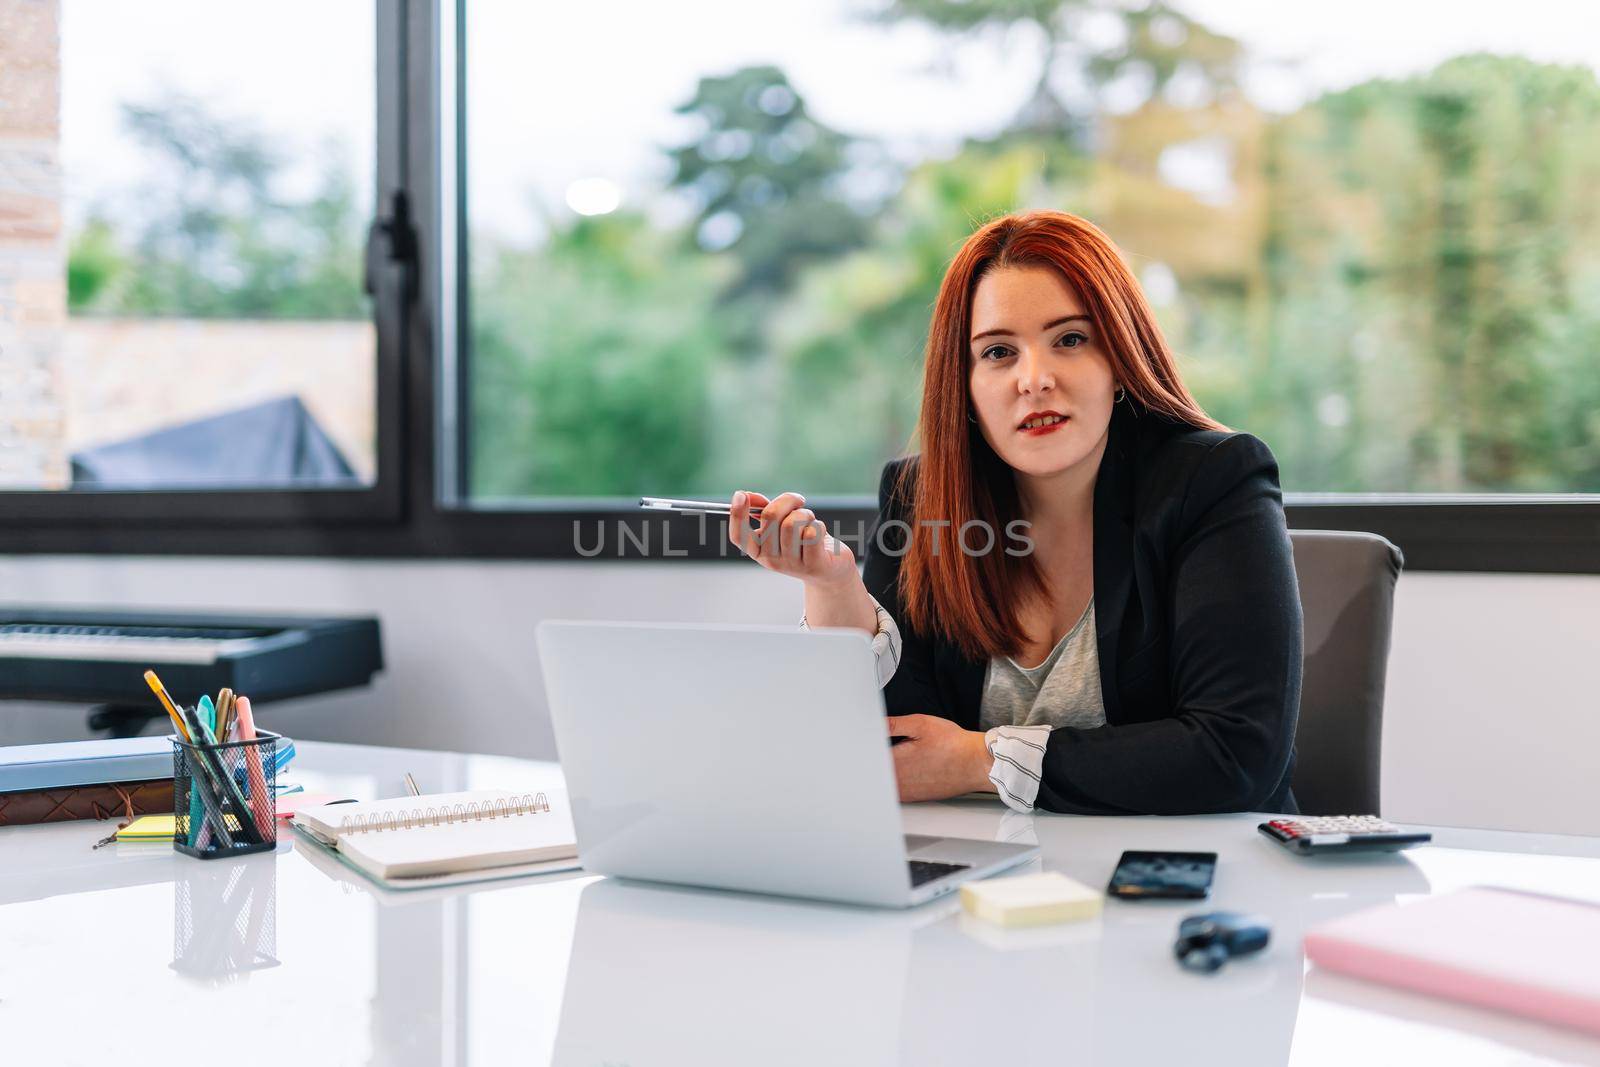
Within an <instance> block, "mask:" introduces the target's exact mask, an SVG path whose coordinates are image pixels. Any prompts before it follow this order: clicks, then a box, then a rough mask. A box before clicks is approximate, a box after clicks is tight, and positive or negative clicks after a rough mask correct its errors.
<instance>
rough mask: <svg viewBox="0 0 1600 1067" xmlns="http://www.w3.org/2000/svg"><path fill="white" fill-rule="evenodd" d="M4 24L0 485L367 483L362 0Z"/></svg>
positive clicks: (192, 7)
mask: <svg viewBox="0 0 1600 1067" xmlns="http://www.w3.org/2000/svg"><path fill="white" fill-rule="evenodd" d="M0 18H3V21H0V105H3V106H0V197H3V198H4V200H3V203H4V207H5V209H4V210H0V487H3V488H5V489H11V490H42V491H57V490H60V491H69V490H78V491H83V490H95V491H113V490H146V491H149V490H190V491H194V490H202V489H209V490H223V489H227V490H266V489H278V490H283V489H291V488H292V489H330V488H337V489H359V488H362V487H366V486H370V485H372V484H373V482H374V480H375V477H376V464H377V454H376V438H377V426H376V423H377V401H376V396H377V369H376V349H377V344H376V335H375V329H374V325H373V316H372V308H371V306H370V301H369V299H368V297H367V295H366V293H365V292H364V291H363V286H362V243H363V240H364V235H365V230H366V225H367V222H368V220H369V219H370V217H371V215H372V209H373V188H374V145H375V132H374V114H375V102H374V84H375V66H374V63H375V56H374V42H375V32H376V31H375V22H374V8H373V7H372V5H370V4H365V5H364V4H359V3H333V4H328V3H319V2H316V0H274V2H272V3H250V4H241V3H226V4H217V3H213V2H209V0H140V2H139V3H136V4H128V3H119V2H116V0H59V2H57V0H29V2H21V3H18V2H15V0H5V2H4V3H0Z"/></svg>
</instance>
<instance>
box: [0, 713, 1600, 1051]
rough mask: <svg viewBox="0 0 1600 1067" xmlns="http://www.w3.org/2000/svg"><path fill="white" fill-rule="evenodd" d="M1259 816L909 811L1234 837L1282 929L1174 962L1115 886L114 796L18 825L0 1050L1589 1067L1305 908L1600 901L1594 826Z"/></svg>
mask: <svg viewBox="0 0 1600 1067" xmlns="http://www.w3.org/2000/svg"><path fill="white" fill-rule="evenodd" d="M299 749H300V755H299V757H298V759H297V762H296V767H295V771H296V773H297V775H298V777H299V778H300V779H301V780H303V781H304V782H305V783H306V785H307V788H308V789H322V788H329V789H333V790H338V791H344V792H348V793H350V794H351V795H355V796H360V797H371V796H388V795H398V794H399V793H400V792H401V791H402V790H401V786H400V782H401V775H402V774H403V772H405V771H408V770H409V771H411V772H412V773H413V774H415V775H416V777H417V780H418V782H419V783H420V784H421V785H422V787H423V788H424V789H427V790H430V791H443V790H451V789H464V788H486V787H498V786H505V787H526V788H541V787H546V786H551V785H557V784H559V782H560V772H559V771H558V769H557V768H556V767H555V766H554V765H553V764H542V763H530V762H524V761H519V760H509V759H500V758H493V757H482V756H461V755H454V754H449V753H436V752H415V751H405V750H399V749H380V748H365V747H357V746H348V745H331V744H314V743H302V744H301V745H300V746H299ZM797 799H798V798H797ZM1258 821H1259V820H1258V819H1257V818H1256V817H1253V816H1245V815H1240V816H1215V817H1209V816H1208V817H1197V818H1187V819H1091V818H1075V817H1070V816H1066V817H1064V816H1048V815H1040V816H1035V817H1023V816H1017V815H1014V814H1010V813H1007V812H1006V811H1005V809H1003V808H1002V807H1000V806H999V805H998V803H978V802H954V803H946V804H927V805H917V806H912V807H908V808H907V809H906V826H907V829H908V830H910V831H914V832H918V833H943V834H956V835H964V836H969V837H991V838H992V837H995V836H1002V837H1015V838H1017V839H1021V840H1032V839H1034V835H1036V837H1037V840H1038V842H1039V843H1040V845H1042V846H1043V862H1044V865H1045V866H1046V867H1047V868H1049V869H1053V870H1060V871H1065V872H1066V873H1067V874H1070V875H1072V876H1073V877H1075V878H1077V879H1079V880H1080V881H1083V882H1086V883H1088V884H1090V885H1103V884H1104V883H1105V881H1106V879H1107V878H1108V877H1109V875H1110V872H1111V869H1112V867H1113V865H1114V864H1115V862H1116V859H1117V857H1118V856H1119V855H1120V854H1121V852H1122V850H1123V849H1126V848H1174V849H1205V850H1211V851H1215V852H1217V853H1219V856H1220V860H1219V867H1218V873H1217V881H1216V886H1215V890H1214V892H1213V897H1212V900H1211V901H1210V902H1209V904H1207V905H1204V906H1205V907H1208V908H1231V909H1237V910H1246V911H1256V912H1260V913H1262V914H1264V915H1266V916H1268V917H1269V918H1270V919H1271V921H1272V923H1273V943H1272V945H1271V947H1270V948H1269V949H1268V950H1267V951H1266V953H1264V954H1263V955H1262V956H1261V957H1259V958H1256V959H1252V960H1244V961H1235V962H1234V963H1231V964H1229V965H1228V966H1227V967H1226V968H1225V969H1224V970H1223V971H1221V972H1220V973H1218V974H1215V975H1210V976H1202V975H1194V974H1189V973H1187V972H1184V971H1182V970H1180V969H1179V968H1178V967H1177V965H1176V964H1175V963H1174V961H1173V959H1172V953H1171V944H1172V940H1173V936H1174V934H1175V931H1176V927H1177V923H1178V919H1179V917H1180V916H1181V915H1184V914H1188V913H1190V912H1192V911H1196V910H1199V909H1198V908H1197V907H1195V906H1194V905H1193V904H1177V905H1169V904H1164V903H1154V902H1147V903H1141V904H1123V903H1117V902H1110V901H1108V902H1107V905H1106V911H1105V914H1104V917H1103V918H1102V920H1101V921H1099V922H1098V923H1093V924H1087V925H1072V926H1063V927H1059V928H1055V929H1048V930H1040V931H1011V932H1007V931H999V930H994V929H990V928H987V927H983V926H977V925H974V924H972V923H970V922H969V921H966V920H965V919H964V917H963V916H962V915H961V914H960V912H959V909H958V906H957V904H956V903H955V901H954V900H953V899H952V898H945V899H944V900H942V901H938V902H935V903H934V904H932V905H930V906H928V907H924V908H921V909H918V910H915V911H911V912H905V913H890V912H879V911H870V910H864V909H857V908H848V907H836V906H830V905H821V904H806V903H796V902H787V901H778V900H770V899H762V898H756V897H746V896H740V895H736V894H726V893H706V892H693V891H687V890H678V889H668V888H658V887H653V886H645V885H637V884H624V883H618V882H612V881H610V880H604V879H596V878H593V877H590V876H587V875H556V876H549V877H546V878H545V879H543V880H536V881H531V882H530V881H517V882H499V883H486V884H482V885H479V886H476V887H467V888H463V889H459V890H433V891H425V895H417V894H414V893H412V894H382V893H380V892H379V891H377V890H375V889H372V888H371V887H370V886H369V884H368V883H366V882H365V881H363V880H361V879H360V878H359V877H358V876H356V875H353V874H349V873H348V872H345V871H344V869H343V868H341V867H338V866H337V865H333V866H332V867H331V868H330V867H328V865H327V861H326V860H323V861H322V864H321V865H317V864H315V863H313V862H312V861H313V859H319V860H320V859H322V858H321V857H313V856H311V855H308V854H307V853H306V852H305V851H304V850H303V849H301V848H298V847H296V846H297V844H298V841H297V839H295V838H294V836H293V835H292V834H288V835H286V841H285V842H282V843H280V846H279V851H278V852H277V854H276V855H266V856H254V857H249V858H246V859H241V860H235V861H214V862H202V861H198V860H191V859H188V858H185V857H182V856H178V855H175V854H174V853H173V852H172V851H171V849H170V848H169V847H166V846H163V845H154V846H149V845H146V846H126V845H118V846H113V847H108V848H104V849H101V850H99V851H97V852H91V851H90V848H89V846H90V844H91V843H93V842H94V841H95V840H96V839H97V838H99V837H101V836H103V835H104V834H105V833H106V832H107V826H106V824H100V823H59V824H55V825H51V826H41V827H19V828H12V829H6V830H0V1059H3V1060H4V1062H6V1063H8V1064H12V1063H14V1064H18V1065H24V1064H26V1065H32V1064H80V1063H82V1064H97V1065H98V1064H104V1063H116V1064H119V1065H123V1064H160V1065H162V1067H168V1065H170V1064H173V1063H175V1062H183V1061H184V1059H185V1058H186V1056H187V1055H188V1053H186V1052H185V1049H186V1047H187V1048H189V1049H193V1050H199V1051H203V1052H205V1053H207V1059H208V1060H210V1061H212V1062H218V1063H226V1064H228V1065H229V1067H244V1065H246V1064H271V1065H273V1067H298V1065H302V1064H317V1065H321V1064H384V1065H388V1064H405V1065H411V1064H415V1065H426V1067H434V1065H439V1064H454V1065H468V1064H470V1065H484V1064H502V1063H514V1064H519V1065H520V1064H541V1063H545V1062H549V1061H552V1060H553V1061H554V1062H556V1063H560V1064H584V1065H595V1067H599V1065H617V1067H620V1065H628V1067H654V1065H676V1064H684V1065H693V1067H708V1065H718V1064H737V1065H739V1067H755V1065H765V1064H803V1065H806V1067H832V1065H846V1064H849V1065H854V1064H863V1065H867V1064H906V1065H915V1067H921V1065H927V1064H944V1063H951V1064H963V1065H966V1064H978V1063H995V1064H1024V1063H1050V1064H1067V1063H1072V1064H1094V1063H1117V1064H1122V1063H1130V1064H1131V1063H1157V1062H1165V1063H1175V1064H1184V1065H1190V1064H1207V1063H1217V1064H1224V1063H1225V1064H1230V1065H1233V1064H1238V1065H1246V1064H1278V1063H1285V1062H1290V1063H1295V1064H1323V1063H1325V1064H1339V1065H1346V1064H1361V1065H1362V1067H1372V1065H1376V1064H1379V1063H1408V1064H1409V1063H1451V1064H1472V1063H1497V1064H1498V1063H1506V1062H1517V1063H1544V1062H1557V1063H1585V1064H1600V1041H1594V1040H1591V1039H1587V1038H1584V1037H1581V1036H1579V1035H1577V1034H1571V1033H1567V1032H1565V1031H1561V1030H1556V1029H1552V1028H1546V1027H1544V1026H1540V1025H1537V1024H1533V1023H1526V1022H1523V1021H1520V1020H1516V1019H1511V1018H1502V1017H1498V1016H1493V1015H1489V1014H1485V1013H1481V1012H1476V1011H1472V1010H1469V1009H1466V1008H1459V1007H1455V1006H1453V1005H1450V1004H1446V1003H1442V1002H1435V1001H1432V1000H1428V999H1425V998H1422V997H1417V996H1412V995H1407V994H1401V993H1393V992H1389V991H1387V990H1383V989H1379V988H1375V987H1370V986H1364V985H1361V984H1358V983H1355V982H1352V981H1348V980H1344V979H1339V978H1336V977H1332V976H1328V975H1325V974H1321V973H1318V972H1315V971H1312V972H1310V973H1307V971H1306V968H1305V966H1304V964H1303V961H1302V958H1301V954H1300V938H1301V935H1302V933H1303V932H1304V930H1305V928H1306V926H1307V925H1308V924H1309V923H1311V922H1313V921H1316V920H1319V919H1322V918H1325V917H1328V916H1332V915H1337V914H1339V913H1342V912H1345V911H1349V910H1351V909H1354V908H1359V907H1362V906H1365V905H1368V904H1372V903H1377V902H1379V901H1385V900H1390V899H1393V898H1395V897H1397V896H1404V895H1411V894H1420V893H1430V892H1441V891H1445V890H1449V889H1452V888H1455V887H1458V886H1463V885H1468V884H1473V883H1487V884H1499V885H1510V886H1521V887H1527V888H1532V889H1538V890H1544V891H1548V892H1559V893H1564V894H1568V895H1574V896H1584V897H1588V898H1591V899H1595V900H1600V839H1595V838H1570V837H1569V838H1560V837H1535V836H1530V835H1520V834H1506V833H1492V832H1478V831H1465V830H1438V831H1436V842H1437V843H1436V844H1435V845H1434V846H1432V847H1428V848H1423V849H1416V850H1413V851H1411V852H1408V853H1404V854H1402V855H1399V856H1382V857H1377V858H1367V859H1335V860H1331V861H1330V860H1314V861H1308V860H1302V859H1298V858H1296V857H1294V856H1291V855H1290V854H1288V853H1287V852H1285V851H1283V850H1282V849H1280V848H1278V847H1277V846H1275V845H1273V844H1271V843H1270V842H1268V841H1267V840H1266V839H1264V838H1262V837H1261V836H1260V835H1259V834H1257V833H1256V831H1255V824H1256V822H1258ZM1597 965H1600V964H1597ZM193 1019H203V1020H205V1022H204V1024H203V1026H204V1027H205V1029H206V1031H207V1036H205V1037H203V1038H201V1039H200V1043H199V1044H197V1045H190V1044H188V1043H187V1042H186V1041H185V1033H186V1032H188V1033H193V1027H192V1025H190V1024H188V1023H187V1022H186V1020H193ZM230 1033H231V1034H232V1036H231V1037H230V1036H228V1035H229V1034H230Z"/></svg>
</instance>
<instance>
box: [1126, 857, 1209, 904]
mask: <svg viewBox="0 0 1600 1067" xmlns="http://www.w3.org/2000/svg"><path fill="white" fill-rule="evenodd" d="M1216 869H1217V854H1216V853H1215V852H1124V853H1123V854H1122V859H1121V860H1120V861H1118V863H1117V869H1116V870H1115V871H1113V872H1112V874H1111V885H1110V886H1108V887H1107V888H1106V892H1107V893H1109V894H1110V895H1111V896H1114V897H1121V898H1122V899H1124V900H1204V899H1205V898H1206V896H1207V895H1208V894H1209V893H1210V892H1211V876H1212V875H1213V874H1214V873H1215V872H1216Z"/></svg>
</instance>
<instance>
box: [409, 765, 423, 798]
mask: <svg viewBox="0 0 1600 1067" xmlns="http://www.w3.org/2000/svg"><path fill="white" fill-rule="evenodd" d="M406 792H407V793H410V794H411V795H412V796H414V797H420V796H421V795H422V790H420V789H418V788H417V780H416V779H415V778H413V777H411V772H410V771H407V772H406Z"/></svg>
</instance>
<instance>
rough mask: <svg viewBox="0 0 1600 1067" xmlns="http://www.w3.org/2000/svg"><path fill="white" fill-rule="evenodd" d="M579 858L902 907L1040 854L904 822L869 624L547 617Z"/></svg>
mask: <svg viewBox="0 0 1600 1067" xmlns="http://www.w3.org/2000/svg"><path fill="white" fill-rule="evenodd" d="M538 641H539V658H540V662H541V666H542V668H543V671H544V679H545V688H546V692H547V693H548V695H549V700H550V717H551V720H552V722H553V723H554V726H555V734H556V747H557V749H558V750H559V753H560V758H561V767H562V771H563V773H564V774H565V775H566V780H567V790H568V794H569V797H570V799H571V803H572V817H573V822H574V825H575V827H576V829H577V834H578V855H579V858H580V860H581V861H582V863H583V866H584V868H585V869H587V870H590V871H593V872H595V873H596V874H607V875H620V876H622V877H628V878H642V879H649V880H652V881H659V882H676V883H681V884H686V885H699V886H710V887H714V888H718V889H738V890H745V891H749V892H757V893H775V894H780V895H783V896H792V897H812V898H818V899H824V900H840V901H848V902H851V903H857V904H874V905H880V906H886V907H905V906H909V905H912V904H920V903H922V902H923V901H925V900H931V899H932V898H934V897H937V896H940V895H942V894H944V893H949V892H951V891H952V890H954V889H955V888H956V887H957V886H958V885H960V884H961V883H962V882H964V881H967V880H968V879H971V878H981V877H984V876H986V875H989V874H993V873H994V872H996V871H999V870H1003V869H1005V868H1007V867H1010V866H1012V865H1014V864H1017V863H1021V862H1023V861H1024V860H1027V859H1029V858H1031V857H1033V856H1035V855H1037V854H1038V851H1039V850H1038V848H1037V847H1035V846H1027V845H1015V844H1006V843H1001V842H994V841H970V840H966V839H962V838H945V837H916V836H910V835H907V834H906V833H905V832H904V829H903V827H902V825H901V820H900V805H899V801H898V799H897V795H896V791H895V781H894V767H893V763H892V760H891V757H890V754H889V737H888V729H887V727H886V726H885V725H884V708H883V698H882V696H881V694H880V693H879V691H878V682H877V671H876V668H875V666H874V662H873V656H872V648H871V644H870V642H869V641H868V639H867V635H866V634H864V633H860V632H857V631H854V630H812V631H803V630H797V629H794V628H790V627H747V626H697V625H678V624H670V623H669V624H643V623H602V622H554V621H550V622H544V623H541V624H540V625H539V628H538Z"/></svg>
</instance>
